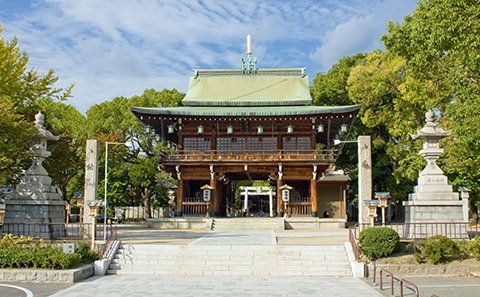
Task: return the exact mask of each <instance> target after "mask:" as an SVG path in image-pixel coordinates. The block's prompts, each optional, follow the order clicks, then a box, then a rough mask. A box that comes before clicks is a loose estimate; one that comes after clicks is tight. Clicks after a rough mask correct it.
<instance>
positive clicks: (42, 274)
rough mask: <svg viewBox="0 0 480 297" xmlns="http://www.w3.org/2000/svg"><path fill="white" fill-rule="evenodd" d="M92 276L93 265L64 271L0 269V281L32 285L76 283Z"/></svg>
mask: <svg viewBox="0 0 480 297" xmlns="http://www.w3.org/2000/svg"><path fill="white" fill-rule="evenodd" d="M92 275H93V264H88V265H83V266H80V267H78V268H73V269H64V270H49V269H0V281H9V282H33V283H76V282H79V281H81V280H84V279H86V278H88V277H90V276H92Z"/></svg>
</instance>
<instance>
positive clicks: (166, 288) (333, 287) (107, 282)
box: [52, 275, 382, 297]
mask: <svg viewBox="0 0 480 297" xmlns="http://www.w3.org/2000/svg"><path fill="white" fill-rule="evenodd" d="M98 294H101V296H115V297H118V296H176V297H178V296H346V297H348V296H352V297H362V296H365V297H367V296H370V297H373V296H382V295H381V294H380V293H378V292H376V291H375V290H374V289H372V288H371V287H369V286H368V285H367V284H366V283H364V282H363V281H361V280H359V279H354V278H319V277H243V276H242V277H225V276H212V277H170V276H162V277H158V276H150V275H138V276H132V275H130V276H106V277H101V278H98V277H95V278H90V279H88V280H86V281H84V282H82V283H79V284H77V285H75V286H73V287H70V288H68V289H66V290H63V291H60V292H58V293H57V294H54V295H52V296H56V297H74V296H75V297H90V296H95V295H98Z"/></svg>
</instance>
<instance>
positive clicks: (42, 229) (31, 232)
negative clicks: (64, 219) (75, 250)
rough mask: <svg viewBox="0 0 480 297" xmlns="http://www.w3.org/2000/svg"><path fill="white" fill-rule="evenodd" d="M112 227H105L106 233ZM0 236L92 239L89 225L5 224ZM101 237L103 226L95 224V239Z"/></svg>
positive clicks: (90, 225)
mask: <svg viewBox="0 0 480 297" xmlns="http://www.w3.org/2000/svg"><path fill="white" fill-rule="evenodd" d="M111 229H112V225H111V224H109V225H107V231H111ZM0 233H1V234H13V235H15V236H21V235H24V236H29V237H33V238H44V239H50V240H60V239H62V240H65V239H66V240H80V239H87V238H92V224H91V223H7V224H4V225H3V226H1V232H0ZM100 234H102V235H103V225H102V224H97V225H96V230H95V235H96V236H95V237H98V238H99V237H100V236H99V235H100Z"/></svg>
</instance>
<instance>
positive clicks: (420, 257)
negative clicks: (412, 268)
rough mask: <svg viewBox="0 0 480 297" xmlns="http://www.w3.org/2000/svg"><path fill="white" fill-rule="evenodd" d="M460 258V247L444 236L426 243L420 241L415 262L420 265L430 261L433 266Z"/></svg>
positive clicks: (432, 238)
mask: <svg viewBox="0 0 480 297" xmlns="http://www.w3.org/2000/svg"><path fill="white" fill-rule="evenodd" d="M458 256H461V253H460V248H459V247H458V245H457V244H456V243H455V241H453V240H452V239H450V238H448V237H446V236H443V235H436V236H432V237H430V238H427V240H425V241H419V242H418V244H417V247H416V251H415V253H414V257H415V261H417V262H418V263H423V262H426V261H427V260H428V261H429V262H430V263H432V264H438V263H444V262H448V261H450V260H452V258H454V257H458Z"/></svg>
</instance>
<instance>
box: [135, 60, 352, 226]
mask: <svg viewBox="0 0 480 297" xmlns="http://www.w3.org/2000/svg"><path fill="white" fill-rule="evenodd" d="M181 105H182V106H179V107H155V108H145V107H133V108H132V112H133V113H134V114H135V116H137V117H138V118H139V119H140V120H141V121H142V122H143V123H145V124H147V125H149V126H151V127H153V128H154V129H155V130H156V132H157V133H158V134H159V135H160V137H161V138H162V139H163V140H164V141H166V142H167V143H168V144H169V146H170V147H171V148H172V150H171V152H168V153H167V152H166V153H162V155H161V156H160V157H159V158H160V160H159V162H160V165H161V166H162V167H163V168H164V170H167V171H169V172H171V173H172V175H173V176H174V177H175V178H176V179H177V202H176V203H177V213H179V214H181V215H183V216H204V215H206V213H207V212H210V213H211V214H212V215H214V216H220V217H221V216H227V215H228V216H230V215H232V210H231V209H232V203H233V202H232V199H233V195H235V189H234V188H233V186H232V184H233V183H234V181H239V180H264V181H269V182H270V186H271V188H273V195H274V198H273V199H272V197H270V201H269V203H270V204H271V203H273V205H269V208H273V215H274V216H275V215H280V216H281V215H283V212H284V211H285V205H284V202H283V201H282V198H281V190H280V188H281V187H282V186H283V185H285V184H288V185H289V186H290V187H292V190H291V195H290V201H289V202H288V209H287V211H288V213H289V214H290V215H292V216H320V217H322V216H323V215H324V214H325V211H327V212H328V214H329V216H330V217H332V218H338V219H345V218H346V184H347V182H348V177H347V176H345V175H342V174H335V172H334V171H332V169H333V168H334V164H335V162H336V160H337V157H338V154H339V150H338V148H337V147H335V146H334V145H333V140H334V139H335V138H338V137H339V136H340V134H342V133H347V131H348V130H349V127H350V126H351V124H352V122H353V119H354V117H355V116H356V114H357V112H358V110H359V108H360V106H359V105H350V106H315V105H312V98H311V96H310V90H309V86H308V77H307V76H306V75H305V73H304V68H263V69H262V68H258V69H257V68H256V62H255V61H252V59H250V56H248V59H247V60H243V67H242V68H240V69H196V70H194V75H193V77H191V78H190V84H189V88H188V91H187V93H186V96H185V97H184V99H183V100H182V102H181ZM329 171H331V172H329ZM205 185H209V186H210V188H212V189H213V190H212V195H211V201H210V202H209V203H207V202H205V201H203V197H202V194H201V193H202V190H201V188H202V187H204V186H205ZM262 197H265V199H267V200H268V197H267V196H262ZM272 200H273V201H272ZM250 201H255V199H250ZM248 203H249V202H248V201H247V203H246V204H245V207H246V209H244V210H246V211H247V212H249V206H248ZM243 204H244V202H242V205H243ZM266 213H267V214H266V215H267V216H269V215H272V213H271V212H266Z"/></svg>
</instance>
